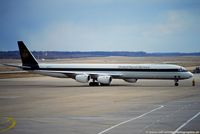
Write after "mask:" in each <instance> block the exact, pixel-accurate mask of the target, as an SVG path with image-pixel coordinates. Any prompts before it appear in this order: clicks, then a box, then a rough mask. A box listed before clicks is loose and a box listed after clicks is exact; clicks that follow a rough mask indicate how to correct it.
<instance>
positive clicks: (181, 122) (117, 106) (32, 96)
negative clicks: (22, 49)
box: [0, 75, 200, 134]
mask: <svg viewBox="0 0 200 134" xmlns="http://www.w3.org/2000/svg"><path fill="white" fill-rule="evenodd" d="M194 78H195V81H196V86H194V87H193V86H192V79H189V80H184V81H180V82H179V85H180V86H179V87H174V82H173V81H163V80H139V81H138V82H137V83H134V84H130V83H126V82H124V81H122V80H113V82H112V85H111V86H108V87H89V86H88V84H82V83H78V82H75V81H74V80H71V79H58V78H51V77H30V78H12V79H0V106H1V107H0V133H5V134H38V133H40V134H154V133H156V134H157V133H165V134H166V133H170V134H175V133H193V134H194V133H195V134H199V133H200V125H199V124H200V99H199V98H200V77H199V75H195V76H194Z"/></svg>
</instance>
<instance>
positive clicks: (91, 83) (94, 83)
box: [89, 79, 110, 87]
mask: <svg viewBox="0 0 200 134" xmlns="http://www.w3.org/2000/svg"><path fill="white" fill-rule="evenodd" d="M89 86H93V87H94V86H110V84H103V83H99V82H97V81H96V79H93V81H92V82H90V83H89Z"/></svg>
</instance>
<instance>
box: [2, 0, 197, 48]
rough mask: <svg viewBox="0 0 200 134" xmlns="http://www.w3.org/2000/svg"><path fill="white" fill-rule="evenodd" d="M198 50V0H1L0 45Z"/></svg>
mask: <svg viewBox="0 0 200 134" xmlns="http://www.w3.org/2000/svg"><path fill="white" fill-rule="evenodd" d="M18 40H23V41H24V42H25V43H26V44H27V46H28V47H29V48H30V49H31V50H59V51H146V52H200V44H199V43H200V0H1V1H0V46H1V49H0V50H1V51H2V50H3V51H4V50H6V51H7V50H17V43H16V42H17V41H18Z"/></svg>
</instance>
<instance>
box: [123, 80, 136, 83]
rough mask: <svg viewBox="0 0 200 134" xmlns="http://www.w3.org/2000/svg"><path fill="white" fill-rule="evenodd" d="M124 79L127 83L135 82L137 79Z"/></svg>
mask: <svg viewBox="0 0 200 134" xmlns="http://www.w3.org/2000/svg"><path fill="white" fill-rule="evenodd" d="M124 81H126V82H129V83H135V82H137V79H124Z"/></svg>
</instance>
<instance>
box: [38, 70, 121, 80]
mask: <svg viewBox="0 0 200 134" xmlns="http://www.w3.org/2000/svg"><path fill="white" fill-rule="evenodd" d="M36 71H37V73H41V74H46V75H54V76H56V75H58V76H63V77H64V76H66V77H68V78H75V76H76V75H88V76H90V77H91V78H97V77H98V76H111V77H112V78H116V79H117V78H121V77H122V76H123V75H122V74H121V73H98V72H76V71H51V70H36Z"/></svg>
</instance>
